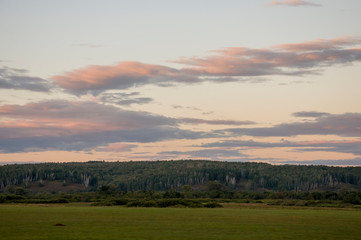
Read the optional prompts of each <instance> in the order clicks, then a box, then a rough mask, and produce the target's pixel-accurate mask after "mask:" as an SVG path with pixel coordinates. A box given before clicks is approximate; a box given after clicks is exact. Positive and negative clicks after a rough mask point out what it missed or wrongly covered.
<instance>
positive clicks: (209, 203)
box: [204, 202, 223, 208]
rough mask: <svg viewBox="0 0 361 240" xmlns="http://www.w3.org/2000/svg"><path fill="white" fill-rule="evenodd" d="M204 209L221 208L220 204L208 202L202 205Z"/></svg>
mask: <svg viewBox="0 0 361 240" xmlns="http://www.w3.org/2000/svg"><path fill="white" fill-rule="evenodd" d="M204 207H206V208H220V207H223V206H222V205H221V204H219V203H216V202H208V203H206V204H204Z"/></svg>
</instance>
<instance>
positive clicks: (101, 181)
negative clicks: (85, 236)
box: [0, 160, 361, 192]
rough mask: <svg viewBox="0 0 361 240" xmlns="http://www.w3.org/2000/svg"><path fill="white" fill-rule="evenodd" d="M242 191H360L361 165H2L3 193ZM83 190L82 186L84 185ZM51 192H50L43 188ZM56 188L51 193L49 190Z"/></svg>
mask: <svg viewBox="0 0 361 240" xmlns="http://www.w3.org/2000/svg"><path fill="white" fill-rule="evenodd" d="M212 181H213V182H217V183H219V185H220V186H221V188H224V189H228V190H242V191H263V190H270V191H282V190H286V191H313V190H335V189H336V190H337V189H340V188H348V189H353V190H359V189H361V167H327V166H312V165H310V166H304V165H270V164H266V163H251V162H247V163H242V162H218V161H202V160H177V161H142V162H104V161H89V162H84V163H79V162H71V163H39V164H13V165H4V166H0V191H1V192H4V191H6V189H7V188H8V187H11V186H22V187H24V188H32V187H37V188H38V189H41V187H42V186H45V185H46V184H48V183H50V182H61V186H63V187H66V186H67V185H72V184H73V185H74V184H75V185H74V186H79V189H81V190H83V191H95V190H97V189H99V188H100V187H101V186H106V185H109V184H111V185H112V186H115V187H116V188H117V189H118V190H120V191H138V190H152V191H167V190H181V189H182V186H184V185H189V186H191V187H192V188H193V189H196V190H202V189H205V187H206V185H207V183H208V182H212ZM80 186H81V187H80ZM44 189H46V188H44ZM50 190H51V189H50Z"/></svg>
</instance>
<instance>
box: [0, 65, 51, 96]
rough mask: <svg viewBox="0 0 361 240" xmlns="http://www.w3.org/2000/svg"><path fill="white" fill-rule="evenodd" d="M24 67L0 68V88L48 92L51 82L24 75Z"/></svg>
mask: <svg viewBox="0 0 361 240" xmlns="http://www.w3.org/2000/svg"><path fill="white" fill-rule="evenodd" d="M26 73H27V71H26V70H25V69H15V68H8V67H3V68H0V89H15V90H28V91H35V92H49V91H50V90H51V88H52V85H51V82H50V81H47V80H45V79H42V78H38V77H30V76H27V75H25V74H26Z"/></svg>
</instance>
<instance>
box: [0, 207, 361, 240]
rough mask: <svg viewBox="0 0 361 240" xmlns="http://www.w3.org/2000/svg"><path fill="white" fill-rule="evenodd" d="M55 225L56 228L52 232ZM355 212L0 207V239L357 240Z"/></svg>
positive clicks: (359, 221)
mask: <svg viewBox="0 0 361 240" xmlns="http://www.w3.org/2000/svg"><path fill="white" fill-rule="evenodd" d="M56 225H61V226H56ZM360 226H361V210H358V209H331V208H298V207H265V206H262V205H254V206H253V205H247V207H242V206H241V205H236V204H233V205H232V204H231V205H228V206H227V205H226V206H225V207H224V208H216V209H207V208H126V207H114V206H112V207H105V206H90V205H85V204H56V205H55V204H54V205H51V204H49V205H25V204H2V205H0V239H9V240H10V239H38V240H40V239H129V240H130V239H157V240H162V239H167V240H170V239H175V240H176V239H197V240H200V239H222V240H227V239H361V227H360Z"/></svg>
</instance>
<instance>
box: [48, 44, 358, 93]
mask: <svg viewBox="0 0 361 240" xmlns="http://www.w3.org/2000/svg"><path fill="white" fill-rule="evenodd" d="M359 45H361V39H360V38H356V37H354V38H351V37H348V38H338V39H331V40H322V39H319V40H314V41H309V42H302V43H294V44H282V45H277V46H273V47H270V48H264V49H252V48H245V47H231V48H225V49H221V50H216V51H213V52H212V54H211V55H207V56H204V57H189V58H180V59H178V60H176V61H173V62H176V63H179V64H182V65H183V66H184V67H183V68H180V69H176V68H172V67H167V66H162V65H154V64H145V63H140V62H121V63H118V64H116V65H112V66H97V65H93V66H88V67H85V68H82V69H76V70H73V71H70V72H66V73H65V74H63V75H58V76H54V77H52V79H53V80H54V81H55V83H56V84H57V85H58V86H60V87H61V88H64V89H65V90H67V91H69V92H72V93H74V94H77V95H80V94H86V93H91V94H93V95H98V94H100V93H101V92H104V91H106V90H110V89H121V90H122V89H123V90H124V89H129V88H132V87H139V86H144V85H159V86H173V85H175V84H181V83H183V84H184V83H187V84H190V83H200V82H219V83H221V82H222V83H224V82H251V83H252V82H254V83H258V82H260V81H261V82H262V81H264V77H267V76H273V75H293V76H304V75H309V74H318V73H320V71H322V69H324V68H325V67H329V66H333V65H338V64H345V63H352V62H358V61H361V48H360V47H358V46H359ZM260 77H261V78H260Z"/></svg>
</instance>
